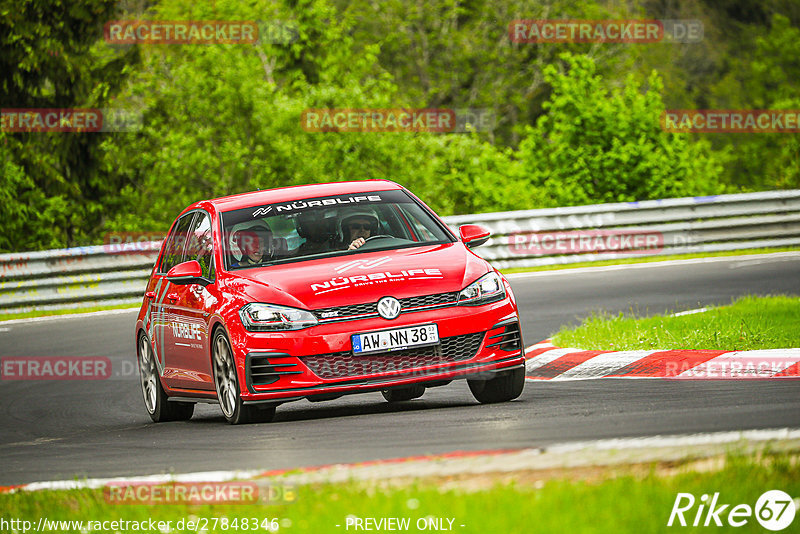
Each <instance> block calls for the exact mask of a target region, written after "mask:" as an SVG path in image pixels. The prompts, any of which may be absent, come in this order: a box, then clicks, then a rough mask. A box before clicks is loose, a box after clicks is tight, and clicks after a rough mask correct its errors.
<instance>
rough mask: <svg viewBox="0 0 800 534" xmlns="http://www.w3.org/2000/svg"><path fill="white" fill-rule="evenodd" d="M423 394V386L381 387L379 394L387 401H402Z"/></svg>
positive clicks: (416, 397)
mask: <svg viewBox="0 0 800 534" xmlns="http://www.w3.org/2000/svg"><path fill="white" fill-rule="evenodd" d="M424 394H425V387H424V386H410V387H407V388H396V389H383V390H381V395H383V398H384V399H386V400H387V401H389V402H402V401H409V400H412V399H418V398H420V397H421V396H422V395H424Z"/></svg>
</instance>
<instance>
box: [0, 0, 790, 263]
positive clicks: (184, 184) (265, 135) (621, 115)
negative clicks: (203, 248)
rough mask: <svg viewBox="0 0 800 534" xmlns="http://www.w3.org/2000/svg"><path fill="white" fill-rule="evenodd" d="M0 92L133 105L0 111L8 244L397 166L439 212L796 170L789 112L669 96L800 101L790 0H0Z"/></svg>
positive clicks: (68, 242) (66, 242) (97, 231)
mask: <svg viewBox="0 0 800 534" xmlns="http://www.w3.org/2000/svg"><path fill="white" fill-rule="evenodd" d="M130 18H137V19H151V20H158V19H165V20H204V19H211V20H259V21H276V20H277V21H288V22H291V24H292V25H293V27H294V28H296V36H295V37H296V38H295V39H293V40H292V42H289V43H283V44H281V43H268V42H262V43H258V44H254V45H130V46H111V45H108V44H107V43H105V42H104V41H103V38H102V28H103V24H104V23H105V22H107V21H109V20H118V19H130ZM521 18H525V19H541V18H573V19H610V18H657V19H681V18H683V19H698V20H701V21H702V22H703V24H704V28H705V38H704V40H703V41H702V42H700V43H694V44H675V43H653V44H596V43H595V44H517V43H511V42H510V41H509V38H508V23H509V22H510V21H512V20H514V19H521ZM0 72H2V78H0V107H3V108H25V107H39V108H68V107H98V108H116V109H124V110H131V111H134V112H137V113H141V114H142V117H143V127H142V129H141V130H140V131H138V132H128V133H122V132H118V133H91V134H57V133H3V132H0V199H2V205H3V208H4V209H2V210H0V226H1V227H2V231H0V251H21V250H33V249H43V248H55V247H65V246H75V245H82V244H91V243H98V242H101V241H102V238H103V237H102V236H103V234H105V233H106V232H109V231H164V230H165V229H166V227H167V226H168V225H169V224H170V223H171V221H172V220H173V218H174V217H175V216H176V215H177V213H178V212H179V211H180V210H181V209H182V208H184V207H185V206H186V205H188V204H189V203H191V202H193V201H195V200H197V199H200V198H209V197H216V196H222V195H227V194H233V193H239V192H243V191H251V190H254V189H257V188H261V189H264V188H271V187H279V186H283V185H293V184H301V183H311V182H319V181H335V180H345V179H367V178H388V179H391V180H394V181H397V182H399V183H401V184H403V185H405V186H407V187H409V188H410V189H411V190H412V191H414V192H416V193H417V194H418V195H419V196H420V197H421V198H422V199H423V200H425V201H426V202H427V203H429V204H430V205H431V207H432V208H434V209H435V210H437V211H438V212H439V213H441V214H443V215H447V214H456V213H477V212H486V211H501V210H513V209H529V208H536V207H553V206H567V205H576V204H587V203H595V202H617V201H635V200H643V199H653V198H667V197H677V196H691V195H710V194H718V193H724V192H736V191H749V190H766V189H777V188H797V187H800V157H799V154H800V142H799V141H800V140H799V138H798V136H797V135H795V134H691V135H690V134H675V133H666V132H663V131H662V130H661V128H660V124H659V117H660V114H661V112H662V111H663V110H664V109H665V108H753V109H767V108H772V109H800V0H730V1H724V2H723V1H719V0H695V1H690V0H685V1H679V0H636V1H634V0H632V1H611V0H608V1H594V2H579V1H573V0H551V1H544V2H542V1H534V0H519V1H511V0H500V1H491V0H430V1H426V2H406V1H403V0H387V1H385V2H374V1H372V0H352V1H344V0H280V1H270V0H252V1H248V2H245V1H234V0H216V1H214V2H196V1H194V0H162V1H148V0H127V1H111V0H0ZM327 107H333V108H366V107H376V108H397V107H417V108H426V107H440V108H441V107H450V108H487V109H491V110H493V111H494V113H495V116H496V117H497V125H496V128H495V129H494V130H493V131H492V132H477V133H475V132H473V133H468V134H435V133H431V134H426V133H309V132H306V131H304V130H303V129H302V128H301V125H300V114H301V113H302V111H303V110H304V109H307V108H327Z"/></svg>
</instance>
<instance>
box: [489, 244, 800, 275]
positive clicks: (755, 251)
mask: <svg viewBox="0 0 800 534" xmlns="http://www.w3.org/2000/svg"><path fill="white" fill-rule="evenodd" d="M798 250H800V248H798V247H774V248H754V249H749V250H726V251H723V252H704V253H696V254H672V255H669V256H642V257H641V258H620V259H618V260H603V261H585V262H580V263H568V264H558V265H542V266H539V267H519V268H517V267H515V268H512V269H500V271H501V272H502V273H503V274H514V273H529V272H535V271H553V270H561V269H577V268H579V267H602V266H604V265H628V264H631V263H653V262H657V261H668V260H689V259H694V258H717V257H725V256H747V255H751V254H773V253H775V252H797V251H798Z"/></svg>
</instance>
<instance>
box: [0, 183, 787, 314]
mask: <svg viewBox="0 0 800 534" xmlns="http://www.w3.org/2000/svg"><path fill="white" fill-rule="evenodd" d="M444 219H445V222H447V224H448V225H450V226H451V227H453V228H454V229H455V228H457V227H458V226H459V225H461V224H481V225H484V226H486V227H488V228H489V229H490V230H491V231H492V237H491V238H490V239H489V241H488V242H487V243H486V244H485V245H482V246H481V247H480V248H478V249H476V251H477V252H478V253H479V254H480V255H481V256H482V257H484V258H486V259H487V260H489V261H490V262H491V263H492V264H493V265H494V266H495V267H497V268H500V269H504V268H512V267H534V266H546V265H555V264H566V263H574V262H585V261H601V260H607V259H616V258H629V257H634V258H635V257H644V256H654V255H663V254H685V253H696V252H700V253H702V252H715V251H725V250H739V249H750V248H761V247H783V246H798V245H800V190H789V191H769V192H764V193H745V194H737V195H720V196H714V197H693V198H676V199H668V200H647V201H642V202H628V203H617V204H597V205H591V206H574V207H568V208H549V209H536V210H523V211H509V212H502V213H483V214H477V215H457V216H451V217H445V218H444ZM159 245H160V243H159V242H148V243H138V244H135V245H130V244H129V245H125V244H117V245H102V246H91V247H78V248H71V249H65V250H46V251H39V252H25V253H17V254H3V255H0V315H2V314H7V313H12V312H19V311H27V310H30V309H58V308H78V307H88V306H98V305H104V304H125V303H130V304H135V303H139V302H141V299H142V292H143V291H144V287H145V285H146V282H147V278H148V276H149V275H150V270H151V269H152V267H153V263H154V262H155V259H156V256H157V254H158V247H159Z"/></svg>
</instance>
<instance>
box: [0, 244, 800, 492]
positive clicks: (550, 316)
mask: <svg viewBox="0 0 800 534" xmlns="http://www.w3.org/2000/svg"><path fill="white" fill-rule="evenodd" d="M511 282H512V285H513V286H514V289H515V293H516V295H517V298H518V301H519V304H520V309H521V312H522V322H523V328H524V336H525V342H526V344H527V345H530V344H532V343H534V342H537V341H540V340H542V339H544V338H547V337H548V336H550V335H551V334H552V333H554V332H556V331H557V330H558V329H559V328H560V327H561V326H562V325H564V324H570V323H576V322H577V321H579V320H580V318H582V317H585V316H586V315H587V314H588V313H590V312H591V311H593V310H600V309H605V310H609V311H611V312H618V311H623V312H627V311H629V310H634V311H637V312H638V313H641V314H646V313H662V312H665V311H667V310H674V311H681V310H687V309H692V308H697V307H701V306H705V305H708V304H721V303H728V302H730V300H731V298H733V297H737V296H741V295H745V294H751V293H752V294H762V295H763V294H770V293H773V294H777V293H786V294H794V295H798V294H800V254H797V253H795V254H787V255H784V256H778V257H776V256H773V257H766V256H752V257H751V258H750V259H746V260H744V259H724V260H720V259H715V261H712V262H705V263H700V262H694V263H682V264H667V265H659V264H653V265H652V266H649V267H646V268H633V267H631V266H627V267H625V268H619V267H617V268H609V269H602V270H594V271H591V272H586V271H583V270H582V271H577V272H569V271H562V272H558V271H555V272H547V273H536V274H534V275H532V276H529V275H525V276H518V277H514V278H512V279H511ZM135 315H136V313H135V312H134V311H131V312H124V313H116V314H112V315H108V316H105V317H97V316H95V317H90V318H87V317H83V318H65V319H58V320H48V321H40V322H31V323H25V324H19V323H17V324H9V325H2V324H0V357H8V356H107V357H109V358H110V359H111V360H112V363H113V366H114V368H115V369H121V370H123V371H125V370H128V371H130V370H131V369H133V368H135V367H134V366H135V353H134V339H133V323H134V318H135ZM781 427H795V428H798V427H800V380H783V381H760V380H756V381H661V380H619V379H616V380H592V381H575V382H558V383H542V382H529V383H528V384H527V385H526V388H525V391H524V393H523V395H522V397H521V398H520V399H518V400H517V401H514V402H511V403H506V404H502V405H490V406H481V405H479V404H478V403H477V402H475V401H474V400H473V398H472V396H471V394H470V392H469V389H468V388H467V386H466V383H465V382H464V381H458V382H454V383H453V384H451V385H450V386H447V387H442V388H435V389H431V390H429V391H428V392H426V394H425V396H424V397H423V398H422V399H419V400H415V401H411V402H406V403H401V404H398V405H395V406H390V405H389V404H387V403H386V402H385V401H384V400H383V398H382V397H381V395H380V394H379V393H372V394H366V395H355V396H350V397H344V398H341V399H339V400H336V401H331V402H328V403H315V404H312V403H309V402H307V401H300V402H295V403H289V404H284V405H282V406H280V407H279V408H278V415H277V417H276V420H275V422H273V423H268V424H261V425H244V426H230V425H228V424H226V423H225V421H224V419H223V418H222V415H221V413H220V411H219V407H218V406H216V405H199V406H198V408H197V409H196V410H195V416H194V417H193V418H192V420H191V421H188V422H181V423H162V424H153V423H151V422H150V419H149V417H148V416H147V414H146V412H145V409H144V405H143V402H142V395H141V391H140V389H139V384H138V378H137V376H136V375H135V374H134V373H127V376H120V377H115V378H113V379H109V380H98V381H90V382H87V381H9V380H4V381H2V382H0V465H2V468H0V485H9V484H19V483H25V482H33V481H41V480H58V479H72V478H75V477H110V476H133V475H145V474H152V473H165V472H167V473H168V472H175V473H183V472H193V471H214V470H231V469H263V470H271V469H283V468H296V467H303V466H314V465H323V464H331V463H340V462H361V461H367V460H375V459H384V458H396V457H403V456H410V455H421V454H436V453H444V452H450V451H455V450H486V449H510V448H526V447H535V446H543V445H547V444H551V443H557V442H566V441H572V440H581V441H583V440H591V439H602V438H613V437H636V436H651V435H657V434H678V433H693V432H707V431H721V430H744V429H759V428H781Z"/></svg>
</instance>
